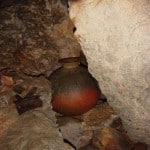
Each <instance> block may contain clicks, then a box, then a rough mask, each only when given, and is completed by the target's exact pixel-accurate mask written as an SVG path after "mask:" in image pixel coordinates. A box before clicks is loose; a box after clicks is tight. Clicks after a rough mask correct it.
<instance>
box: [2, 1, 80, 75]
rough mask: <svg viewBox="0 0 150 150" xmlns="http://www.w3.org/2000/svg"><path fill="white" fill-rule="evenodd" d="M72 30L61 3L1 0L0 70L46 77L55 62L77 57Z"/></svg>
mask: <svg viewBox="0 0 150 150" xmlns="http://www.w3.org/2000/svg"><path fill="white" fill-rule="evenodd" d="M73 29H74V25H73V24H72V22H71V20H70V19H69V16H68V8H67V1H65V0H57V1H56V0H44V1H42V0H32V1H31V0H26V1H24V0H21V1H17V0H7V1H3V0H1V1H0V70H1V69H4V68H12V69H14V70H16V71H18V72H21V73H25V74H28V75H39V74H44V75H47V76H48V75H49V74H50V73H51V72H52V70H54V69H56V68H57V67H58V59H59V58H62V57H63V58H64V57H67V56H74V55H76V54H78V53H79V51H80V45H79V44H78V43H77V41H76V39H75V38H74V35H73ZM70 49H71V50H70Z"/></svg>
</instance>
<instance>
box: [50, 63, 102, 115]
mask: <svg viewBox="0 0 150 150" xmlns="http://www.w3.org/2000/svg"><path fill="white" fill-rule="evenodd" d="M49 79H50V81H51V83H52V106H53V109H54V110H55V111H56V112H58V113H61V114H63V115H68V116H73V115H80V114H83V113H85V112H87V111H88V110H90V109H91V108H92V107H94V106H95V105H96V104H97V101H98V99H99V97H100V94H101V92H100V89H99V86H98V83H97V81H96V80H95V79H94V78H93V77H92V76H91V74H90V73H89V72H88V70H87V69H86V68H84V67H82V66H77V67H75V68H63V67H62V68H59V69H57V70H56V71H54V72H53V73H52V75H51V76H50V78H49Z"/></svg>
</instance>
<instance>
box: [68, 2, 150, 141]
mask: <svg viewBox="0 0 150 150" xmlns="http://www.w3.org/2000/svg"><path fill="white" fill-rule="evenodd" d="M69 5H70V17H71V19H72V21H73V23H74V25H75V26H76V28H77V29H76V32H75V36H76V38H77V40H78V41H79V42H80V44H81V46H82V49H83V52H84V54H85V55H86V58H87V62H88V67H89V71H90V72H91V73H92V75H93V76H94V77H95V78H96V79H97V80H98V82H99V84H100V87H101V89H102V91H103V93H104V94H105V95H106V97H107V98H108V102H109V104H111V105H112V106H113V107H114V108H115V110H116V111H117V112H118V114H119V115H120V117H121V118H122V120H123V124H124V126H125V129H126V130H127V133H128V135H129V136H130V137H131V138H132V139H133V140H135V141H141V142H146V143H148V144H150V115H149V113H150V107H149V106H150V49H149V47H150V38H149V35H150V1H149V0H142V1H141V0H86V1H85V0H78V1H70V4H69Z"/></svg>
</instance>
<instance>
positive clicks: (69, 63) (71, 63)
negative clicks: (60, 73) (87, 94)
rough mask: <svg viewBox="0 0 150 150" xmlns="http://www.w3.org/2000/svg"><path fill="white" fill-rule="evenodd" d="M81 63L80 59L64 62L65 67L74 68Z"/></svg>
mask: <svg viewBox="0 0 150 150" xmlns="http://www.w3.org/2000/svg"><path fill="white" fill-rule="evenodd" d="M79 64H80V61H77V62H68V63H63V68H66V69H72V68H76V67H78V66H79Z"/></svg>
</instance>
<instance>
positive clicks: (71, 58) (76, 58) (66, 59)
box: [58, 57, 80, 63]
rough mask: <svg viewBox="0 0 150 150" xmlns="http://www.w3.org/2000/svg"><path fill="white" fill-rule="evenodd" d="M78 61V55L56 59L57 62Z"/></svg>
mask: <svg viewBox="0 0 150 150" xmlns="http://www.w3.org/2000/svg"><path fill="white" fill-rule="evenodd" d="M79 61H80V57H68V58H62V59H59V60H58V62H59V63H72V62H79Z"/></svg>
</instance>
